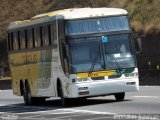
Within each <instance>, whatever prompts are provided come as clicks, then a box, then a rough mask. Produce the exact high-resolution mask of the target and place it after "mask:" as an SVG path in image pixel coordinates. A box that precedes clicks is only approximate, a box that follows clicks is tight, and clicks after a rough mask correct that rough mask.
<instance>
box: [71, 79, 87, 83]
mask: <svg viewBox="0 0 160 120" xmlns="http://www.w3.org/2000/svg"><path fill="white" fill-rule="evenodd" d="M85 81H88V78H76V79H72V83H76V82H85Z"/></svg>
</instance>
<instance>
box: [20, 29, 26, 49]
mask: <svg viewBox="0 0 160 120" xmlns="http://www.w3.org/2000/svg"><path fill="white" fill-rule="evenodd" d="M20 45H21V49H25V48H26V40H25V31H24V30H22V31H20Z"/></svg>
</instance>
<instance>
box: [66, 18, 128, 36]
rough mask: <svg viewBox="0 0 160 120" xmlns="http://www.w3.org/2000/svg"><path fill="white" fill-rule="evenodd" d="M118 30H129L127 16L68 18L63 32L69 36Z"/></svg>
mask: <svg viewBox="0 0 160 120" xmlns="http://www.w3.org/2000/svg"><path fill="white" fill-rule="evenodd" d="M120 30H130V26H129V21H128V16H114V17H106V18H92V19H83V20H68V21H66V24H65V32H66V35H69V36H70V35H78V34H91V33H100V32H109V31H120Z"/></svg>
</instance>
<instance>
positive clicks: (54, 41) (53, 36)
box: [50, 22, 57, 48]
mask: <svg viewBox="0 0 160 120" xmlns="http://www.w3.org/2000/svg"><path fill="white" fill-rule="evenodd" d="M50 27H51V43H52V45H53V47H54V48H57V29H56V28H57V27H56V22H54V23H53V24H51V26H50Z"/></svg>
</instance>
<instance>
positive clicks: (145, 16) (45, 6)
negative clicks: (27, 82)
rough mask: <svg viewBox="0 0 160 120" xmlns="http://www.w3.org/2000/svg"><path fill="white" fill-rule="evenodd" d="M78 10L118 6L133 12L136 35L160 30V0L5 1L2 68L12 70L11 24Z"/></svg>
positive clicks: (0, 20) (0, 13)
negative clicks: (9, 51)
mask: <svg viewBox="0 0 160 120" xmlns="http://www.w3.org/2000/svg"><path fill="white" fill-rule="evenodd" d="M75 7H116V8H124V9H126V10H127V11H128V12H129V16H130V19H131V25H132V28H133V29H134V31H135V32H143V33H144V34H154V33H159V31H160V0H35V1H33V0H1V1H0V9H1V10H0V68H4V69H6V71H8V64H7V47H6V40H7V26H8V25H9V23H10V22H13V21H19V20H25V19H30V18H31V17H33V16H35V15H37V14H41V13H45V12H50V11H54V10H58V9H65V8H75Z"/></svg>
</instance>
